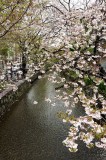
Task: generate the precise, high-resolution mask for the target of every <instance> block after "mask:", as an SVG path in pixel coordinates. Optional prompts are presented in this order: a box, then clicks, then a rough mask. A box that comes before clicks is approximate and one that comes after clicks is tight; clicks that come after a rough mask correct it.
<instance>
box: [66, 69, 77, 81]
mask: <svg viewBox="0 0 106 160" xmlns="http://www.w3.org/2000/svg"><path fill="white" fill-rule="evenodd" d="M67 75H68V76H69V78H71V79H72V80H76V79H77V78H78V77H79V76H78V74H77V73H76V72H75V71H73V70H68V72H67Z"/></svg>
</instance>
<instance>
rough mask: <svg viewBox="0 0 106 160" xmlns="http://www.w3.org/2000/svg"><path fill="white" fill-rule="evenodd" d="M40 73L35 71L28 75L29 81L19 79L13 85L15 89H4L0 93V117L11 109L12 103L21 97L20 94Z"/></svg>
mask: <svg viewBox="0 0 106 160" xmlns="http://www.w3.org/2000/svg"><path fill="white" fill-rule="evenodd" d="M39 74H40V73H36V74H35V75H33V76H32V77H30V82H28V81H27V80H21V81H19V82H17V83H16V84H15V85H16V86H17V90H13V87H9V89H6V90H4V91H3V92H2V93H0V117H2V116H4V115H5V113H6V112H7V111H9V110H10V109H11V106H12V104H14V103H15V102H16V101H17V100H19V99H20V98H21V96H22V95H23V94H24V93H25V92H26V91H27V90H28V89H29V88H30V87H31V83H32V82H34V81H35V80H36V79H37V78H38V75H39Z"/></svg>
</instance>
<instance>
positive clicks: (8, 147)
mask: <svg viewBox="0 0 106 160" xmlns="http://www.w3.org/2000/svg"><path fill="white" fill-rule="evenodd" d="M55 95H56V93H55V89H54V85H53V84H51V83H50V82H49V81H48V80H47V78H43V79H41V80H38V81H36V83H35V84H34V85H33V86H32V88H31V89H30V90H29V92H28V93H26V94H25V95H24V96H23V98H22V100H21V101H20V102H17V104H15V105H14V106H13V109H12V111H11V112H9V114H8V116H7V118H6V119H5V120H3V121H2V122H1V123H0V160H86V159H87V160H106V152H105V151H104V150H101V149H97V148H94V149H92V150H89V149H87V148H86V147H85V145H84V144H83V143H81V142H80V143H79V151H78V152H77V153H70V152H69V151H68V149H67V148H66V147H65V146H64V145H63V144H62V141H63V140H64V139H65V138H66V136H67V134H68V128H69V126H68V125H66V124H64V123H63V122H62V120H61V119H59V117H58V115H57V113H58V112H61V111H65V108H64V106H63V103H62V102H61V101H59V100H56V99H54V96H55ZM45 97H47V98H50V99H52V100H53V102H54V103H56V106H52V105H51V104H50V103H47V102H46V101H45ZM34 101H37V102H38V104H33V102H34ZM78 112H79V111H78V110H74V113H75V114H77V115H78Z"/></svg>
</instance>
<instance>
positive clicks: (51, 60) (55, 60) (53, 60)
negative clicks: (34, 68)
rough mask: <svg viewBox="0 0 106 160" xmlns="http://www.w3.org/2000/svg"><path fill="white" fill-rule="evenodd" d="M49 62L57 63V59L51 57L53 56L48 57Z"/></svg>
mask: <svg viewBox="0 0 106 160" xmlns="http://www.w3.org/2000/svg"><path fill="white" fill-rule="evenodd" d="M50 62H52V63H58V62H59V59H57V58H55V57H53V58H51V59H50Z"/></svg>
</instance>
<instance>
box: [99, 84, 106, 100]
mask: <svg viewBox="0 0 106 160" xmlns="http://www.w3.org/2000/svg"><path fill="white" fill-rule="evenodd" d="M98 91H99V93H101V94H103V95H104V96H105V97H106V85H105V84H104V81H102V82H101V83H100V84H99V86H98Z"/></svg>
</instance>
